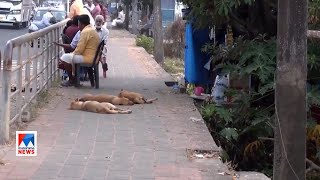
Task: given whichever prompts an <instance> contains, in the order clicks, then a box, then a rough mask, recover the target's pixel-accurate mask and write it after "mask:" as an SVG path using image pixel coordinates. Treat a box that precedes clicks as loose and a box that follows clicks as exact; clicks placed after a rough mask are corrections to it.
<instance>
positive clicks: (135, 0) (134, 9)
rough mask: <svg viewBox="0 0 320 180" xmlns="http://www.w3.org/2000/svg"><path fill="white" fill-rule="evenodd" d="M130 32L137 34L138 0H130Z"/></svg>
mask: <svg viewBox="0 0 320 180" xmlns="http://www.w3.org/2000/svg"><path fill="white" fill-rule="evenodd" d="M131 6H132V23H131V25H132V29H131V31H132V34H138V24H139V14H138V0H132V5H131Z"/></svg>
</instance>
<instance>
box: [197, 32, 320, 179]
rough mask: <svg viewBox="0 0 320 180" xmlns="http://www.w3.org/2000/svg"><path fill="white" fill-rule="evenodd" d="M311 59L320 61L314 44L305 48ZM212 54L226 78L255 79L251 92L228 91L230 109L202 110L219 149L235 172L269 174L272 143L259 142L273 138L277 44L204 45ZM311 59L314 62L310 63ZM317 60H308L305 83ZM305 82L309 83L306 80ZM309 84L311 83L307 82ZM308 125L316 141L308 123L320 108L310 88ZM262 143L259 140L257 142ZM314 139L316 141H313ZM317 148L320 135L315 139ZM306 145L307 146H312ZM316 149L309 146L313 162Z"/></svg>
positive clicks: (317, 96)
mask: <svg viewBox="0 0 320 180" xmlns="http://www.w3.org/2000/svg"><path fill="white" fill-rule="evenodd" d="M309 46H310V48H308V50H309V51H308V58H310V54H311V55H313V56H314V57H316V59H318V57H320V56H319V55H318V54H319V52H318V51H317V52H314V51H316V48H315V47H312V46H315V45H314V44H309ZM202 50H203V51H204V52H207V53H209V54H210V55H211V57H212V60H213V63H214V64H216V67H217V68H222V69H223V71H225V72H226V73H229V74H230V77H231V78H233V79H235V78H237V77H243V76H248V75H250V76H251V79H254V80H255V83H254V84H253V87H252V88H251V89H250V93H249V92H246V91H243V90H241V91H239V90H234V89H229V90H228V91H227V93H226V95H227V96H232V99H233V101H232V103H233V104H232V106H226V107H216V106H215V105H214V104H209V105H206V106H204V107H203V108H202V109H201V113H202V115H203V117H204V119H205V120H206V122H207V124H208V126H209V129H210V130H211V133H212V135H213V137H214V139H215V141H216V142H217V144H218V145H221V146H222V148H223V149H224V150H225V151H226V153H227V154H228V157H229V158H230V159H226V160H228V161H231V162H232V163H233V165H235V166H236V167H237V168H238V169H239V170H259V171H262V172H265V173H269V174H267V175H269V176H271V175H272V174H270V173H272V162H273V156H272V153H273V142H272V141H268V140H263V139H268V138H273V121H274V113H275V109H274V108H275V107H274V99H273V97H274V87H275V82H274V80H275V78H274V76H275V70H276V41H275V39H272V38H271V39H267V38H266V37H265V36H261V35H260V36H258V37H256V38H254V39H252V40H246V39H243V38H241V37H240V38H238V39H236V41H235V43H234V45H232V46H226V47H219V46H216V45H212V44H208V45H206V46H204V47H203V49H202ZM314 57H313V58H314ZM318 63H319V62H317V61H313V60H312V61H311V60H309V64H308V67H309V78H311V79H313V78H314V75H310V72H311V70H317V71H319V68H318V67H319V66H318ZM308 82H309V81H308ZM309 83H310V82H309ZM307 100H308V110H309V113H308V118H309V120H308V123H307V128H308V129H310V131H311V134H310V133H309V139H310V142H314V141H312V140H314V139H315V137H318V132H320V130H319V131H318V129H320V128H317V127H320V126H317V123H316V122H315V121H314V120H313V119H312V116H311V112H310V107H311V106H312V105H317V106H320V91H319V87H318V86H314V85H311V86H310V88H309V90H308V93H307ZM319 134H320V133H319ZM260 138H262V140H261V139H260ZM316 139H317V138H316ZM318 140H319V146H320V135H319V138H318V139H317V142H318ZM308 146H310V147H311V145H310V144H308ZM319 146H318V145H314V144H313V145H312V149H311V150H309V152H312V153H309V155H310V154H313V155H312V157H317V156H316V155H318V153H319V152H318V149H319Z"/></svg>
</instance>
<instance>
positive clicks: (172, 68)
mask: <svg viewBox="0 0 320 180" xmlns="http://www.w3.org/2000/svg"><path fill="white" fill-rule="evenodd" d="M162 67H163V69H164V70H165V71H167V72H168V73H169V74H181V73H182V74H183V73H184V61H183V60H181V59H178V58H167V57H166V58H165V59H164V63H163V64H162Z"/></svg>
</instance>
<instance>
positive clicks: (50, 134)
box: [0, 31, 232, 180]
mask: <svg viewBox="0 0 320 180" xmlns="http://www.w3.org/2000/svg"><path fill="white" fill-rule="evenodd" d="M108 64H109V71H108V77H107V79H103V78H102V77H101V79H100V80H101V81H100V82H101V88H100V89H99V90H95V89H90V88H88V86H89V84H88V83H86V84H85V86H86V87H83V88H81V89H75V88H61V89H59V90H58V93H57V96H56V97H55V98H54V99H53V100H52V101H51V102H50V103H49V104H48V106H46V107H45V108H43V109H42V110H41V111H40V113H39V116H38V117H37V118H36V120H35V121H33V122H31V123H30V124H29V126H28V127H27V128H26V130H36V131H38V156H37V157H16V156H15V147H14V145H12V146H11V147H10V150H9V151H8V152H7V153H6V155H5V156H4V158H3V160H4V162H5V163H6V165H3V166H1V165H0V180H10V179H32V180H33V179H34V180H36V179H40V180H47V179H63V180H68V179H87V180H95V179H97V180H98V179H99V180H100V179H108V180H122V179H123V180H147V179H148V180H149V179H150V180H151V179H155V180H162V179H163V180H173V179H181V180H187V179H195V180H207V179H208V180H209V179H210V180H224V179H226V180H227V179H232V176H230V175H219V174H218V173H221V172H227V167H226V166H225V165H223V164H222V163H221V162H220V160H219V159H218V158H213V159H197V160H190V159H188V157H187V153H186V149H202V150H218V149H217V147H216V145H215V143H214V141H213V140H212V137H211V135H210V133H209V132H208V130H207V128H206V126H205V124H204V123H203V122H202V121H201V122H193V121H191V120H190V117H196V118H201V116H200V114H199V112H198V111H197V110H196V108H195V106H194V105H193V103H192V100H191V99H189V98H188V97H187V96H186V95H182V94H174V93H172V92H171V90H170V88H168V87H166V86H165V84H164V81H165V80H170V76H169V75H168V74H167V73H166V72H164V70H162V69H161V68H160V67H159V66H158V65H157V64H156V63H155V62H154V60H153V59H152V58H151V57H150V56H149V55H148V54H147V53H146V52H145V51H144V50H143V49H142V48H139V47H135V45H134V39H132V38H122V37H113V35H112V31H111V38H110V40H109V50H108ZM122 88H123V89H127V90H131V91H136V92H140V93H142V94H144V95H145V96H146V97H150V98H151V97H158V99H159V100H158V101H156V102H154V103H153V104H148V105H134V106H130V107H129V108H131V109H132V110H133V113H132V114H128V115H100V114H94V113H88V112H80V111H70V110H67V108H68V106H69V104H70V101H71V100H72V99H74V98H75V97H78V96H80V95H82V94H84V93H93V94H97V93H108V94H114V95H116V94H118V92H119V91H120V89H122Z"/></svg>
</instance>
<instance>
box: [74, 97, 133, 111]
mask: <svg viewBox="0 0 320 180" xmlns="http://www.w3.org/2000/svg"><path fill="white" fill-rule="evenodd" d="M69 109H70V110H80V111H87V112H93V113H100V114H130V113H132V111H131V110H123V109H120V108H118V107H117V106H115V105H113V104H111V103H108V102H103V103H100V102H97V101H85V102H82V101H79V99H76V100H75V101H73V102H71V104H70V108H69Z"/></svg>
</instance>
